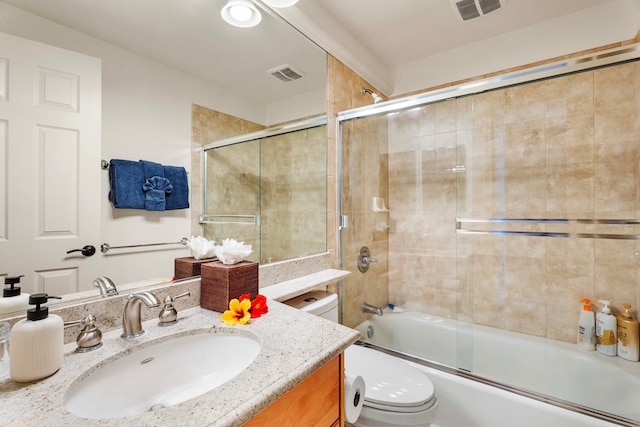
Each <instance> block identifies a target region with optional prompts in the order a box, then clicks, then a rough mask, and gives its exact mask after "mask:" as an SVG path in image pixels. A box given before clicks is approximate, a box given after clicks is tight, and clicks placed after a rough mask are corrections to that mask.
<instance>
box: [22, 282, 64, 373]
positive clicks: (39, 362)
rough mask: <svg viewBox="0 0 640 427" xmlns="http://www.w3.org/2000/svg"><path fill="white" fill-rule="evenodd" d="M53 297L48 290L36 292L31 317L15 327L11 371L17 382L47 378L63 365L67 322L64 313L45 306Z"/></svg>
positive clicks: (30, 312)
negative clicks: (63, 317) (54, 312)
mask: <svg viewBox="0 0 640 427" xmlns="http://www.w3.org/2000/svg"><path fill="white" fill-rule="evenodd" d="M50 298H57V299H60V297H55V296H50V295H47V294H32V295H31V296H30V297H29V304H30V305H35V308H31V309H29V310H27V318H26V319H22V320H20V321H19V322H17V323H16V324H15V325H13V328H11V345H10V346H9V359H10V360H11V364H10V366H9V372H10V376H11V379H12V380H14V381H16V382H29V381H36V380H39V379H42V378H46V377H48V376H49V375H52V374H54V373H55V372H56V371H57V370H58V369H60V366H62V356H63V353H64V350H63V347H64V322H63V321H62V318H61V317H60V316H57V315H55V314H51V315H50V314H49V307H44V306H42V304H44V303H46V302H47V301H48V300H49V299H50Z"/></svg>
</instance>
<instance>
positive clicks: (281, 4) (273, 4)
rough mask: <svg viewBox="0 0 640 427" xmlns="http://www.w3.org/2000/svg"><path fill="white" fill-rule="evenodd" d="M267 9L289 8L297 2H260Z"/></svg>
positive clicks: (284, 0)
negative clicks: (267, 7)
mask: <svg viewBox="0 0 640 427" xmlns="http://www.w3.org/2000/svg"><path fill="white" fill-rule="evenodd" d="M262 2H263V3H264V4H266V5H267V6H269V7H289V6H293V5H294V4H296V3H298V0H262Z"/></svg>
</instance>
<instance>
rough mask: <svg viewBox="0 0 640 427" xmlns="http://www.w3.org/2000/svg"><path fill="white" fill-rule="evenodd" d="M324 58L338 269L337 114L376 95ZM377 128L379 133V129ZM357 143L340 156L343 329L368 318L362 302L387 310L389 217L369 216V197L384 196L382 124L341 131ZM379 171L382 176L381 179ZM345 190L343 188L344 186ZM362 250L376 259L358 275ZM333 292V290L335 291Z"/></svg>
mask: <svg viewBox="0 0 640 427" xmlns="http://www.w3.org/2000/svg"><path fill="white" fill-rule="evenodd" d="M327 56H328V90H327V98H328V103H327V116H328V123H327V128H328V135H329V136H328V141H329V144H328V163H327V164H328V169H327V189H328V192H329V193H328V206H327V212H328V221H327V241H328V245H327V247H328V250H329V251H330V253H331V256H332V265H333V266H334V268H338V267H339V266H340V260H339V250H338V246H339V234H338V216H339V211H338V200H337V197H338V192H337V188H338V177H339V176H340V172H339V171H338V164H337V157H338V145H337V139H336V114H337V112H339V111H345V110H349V109H352V108H357V107H362V106H365V105H371V104H372V103H373V100H372V98H371V97H370V96H369V95H363V94H362V93H361V90H362V88H363V87H364V88H368V89H371V90H373V91H374V92H377V93H380V92H379V91H378V90H376V88H374V87H372V86H371V85H369V84H368V83H367V82H366V81H365V80H363V79H362V78H361V77H359V76H358V75H357V74H355V73H354V72H353V71H351V70H350V69H349V68H348V67H346V66H345V65H344V64H342V63H341V62H340V61H338V60H336V59H335V58H333V57H332V56H331V55H327ZM378 126H381V128H378ZM343 131H344V132H345V133H347V134H350V135H352V136H353V137H354V138H356V139H358V141H359V143H360V144H361V145H359V146H358V149H351V148H349V147H347V146H345V147H344V150H343V152H342V156H343V159H342V162H343V168H342V173H343V181H344V182H345V183H347V184H348V187H347V189H346V190H345V191H346V192H345V195H344V201H343V202H344V214H345V215H346V216H347V217H348V218H349V225H348V228H347V229H345V230H344V233H343V245H342V247H343V249H342V250H343V265H342V268H343V269H345V270H349V271H351V275H350V276H348V277H346V278H345V279H344V286H343V293H342V302H343V311H342V313H343V319H342V322H343V323H344V324H345V325H347V326H355V325H357V324H359V323H361V322H362V321H364V320H365V319H366V318H367V317H368V315H366V314H363V313H362V312H361V311H360V305H361V304H362V303H363V302H367V303H369V304H374V305H377V306H386V304H387V301H388V298H387V274H386V271H387V253H388V247H387V245H388V231H387V229H386V223H387V214H386V213H373V208H372V201H371V197H374V196H375V197H383V198H384V197H387V194H386V192H387V186H386V183H385V181H386V177H385V176H384V171H386V170H387V167H386V164H382V165H381V164H380V162H381V161H382V160H381V159H382V158H381V157H380V150H382V149H384V145H382V142H384V141H385V139H383V138H380V137H378V135H386V123H385V122H384V121H379V122H377V123H376V124H373V125H369V124H355V123H354V125H353V126H348V127H346V128H345V129H344V130H343ZM381 171H382V175H381ZM343 188H345V185H343ZM362 246H367V247H368V248H369V249H370V251H371V256H372V257H374V258H376V259H378V263H377V264H373V265H372V266H371V268H370V269H369V271H368V272H366V273H361V272H360V271H358V268H357V257H358V253H359V252H360V248H361V247H362ZM331 290H333V291H337V287H336V286H334V287H333V289H331Z"/></svg>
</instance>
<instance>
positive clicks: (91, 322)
mask: <svg viewBox="0 0 640 427" xmlns="http://www.w3.org/2000/svg"><path fill="white" fill-rule="evenodd" d="M95 322H96V317H95V316H94V315H93V314H87V315H86V316H84V317H83V318H82V319H80V320H72V321H69V322H64V327H65V328H69V327H71V326H78V325H82V329H81V330H80V333H79V334H78V337H77V338H76V343H77V344H78V347H77V348H76V353H86V352H87V351H91V350H95V349H98V348H100V347H102V332H101V331H100V329H98V327H97V326H96V325H95Z"/></svg>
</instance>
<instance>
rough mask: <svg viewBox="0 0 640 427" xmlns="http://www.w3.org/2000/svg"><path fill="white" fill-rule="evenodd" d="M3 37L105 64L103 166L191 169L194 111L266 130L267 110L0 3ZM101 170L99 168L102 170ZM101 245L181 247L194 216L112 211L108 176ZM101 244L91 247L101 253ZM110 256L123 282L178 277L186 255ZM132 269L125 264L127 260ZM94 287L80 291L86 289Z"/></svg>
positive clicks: (114, 274) (108, 270) (99, 221)
mask: <svg viewBox="0 0 640 427" xmlns="http://www.w3.org/2000/svg"><path fill="white" fill-rule="evenodd" d="M0 31H2V32H5V33H9V34H13V35H16V36H18V37H23V38H27V39H31V40H34V41H38V42H42V43H46V44H50V45H55V46H58V47H61V48H65V49H69V50H72V51H76V52H80V53H83V54H86V55H90V56H94V57H97V58H100V59H101V60H102V67H103V70H102V78H103V82H102V88H103V94H102V99H103V104H102V129H103V130H102V158H103V159H106V160H109V159H111V158H122V159H129V160H139V159H146V160H152V161H157V162H160V163H163V164H167V165H177V166H184V167H185V168H187V170H189V169H190V166H191V104H192V103H196V104H200V105H203V106H206V107H208V108H212V109H215V110H219V111H223V112H225V113H228V114H232V115H235V116H238V117H242V118H244V119H247V120H251V121H254V122H258V123H262V122H263V121H264V118H265V115H266V113H265V108H264V107H259V106H256V105H254V103H253V102H249V101H248V100H245V99H243V97H242V96H240V95H238V94H235V93H232V92H230V91H228V90H225V89H222V88H219V87H215V86H213V85H212V84H210V83H207V82H205V81H202V80H200V79H198V78H195V77H193V76H191V75H188V74H186V73H183V72H181V71H178V70H176V69H173V68H170V67H167V66H164V65H161V64H159V63H156V62H153V61H151V60H148V59H146V58H144V57H141V56H140V55H136V54H133V53H131V52H129V51H126V50H123V49H121V48H118V47H116V46H113V45H109V44H107V43H104V42H102V41H99V40H97V39H94V38H92V37H89V36H86V35H84V34H82V33H79V32H76V31H74V30H70V29H69V28H67V27H63V26H61V25H58V24H56V23H54V22H52V21H48V20H44V19H42V18H39V17H37V16H35V15H32V14H29V13H26V12H23V11H21V10H20V9H16V8H14V7H12V6H9V5H7V4H5V3H0ZM98 167H100V166H99V165H96V168H98ZM102 178H103V179H102V188H101V189H100V192H101V200H102V209H101V215H102V217H101V218H96V227H98V226H99V227H101V229H102V238H103V242H107V243H109V244H110V245H112V246H119V245H128V244H142V243H157V242H165V241H166V242H170V241H179V240H180V239H181V238H182V237H191V235H190V233H191V226H190V220H191V215H190V212H189V210H178V211H166V212H163V213H158V212H146V211H139V210H128V209H127V210H125V209H113V208H112V207H111V205H110V203H109V202H108V200H107V193H108V174H107V172H106V171H104V173H103V176H102ZM103 242H86V244H94V245H95V246H96V247H98V246H99V245H100V243H103ZM118 253H120V254H121V253H122V251H115V250H114V251H111V252H110V254H111V255H110V256H105V255H102V254H98V255H96V256H101V257H103V258H104V261H105V262H106V264H107V266H106V267H105V273H104V274H105V275H107V276H109V277H111V278H112V279H113V280H114V281H115V282H116V284H118V283H122V281H129V280H139V279H144V278H148V277H152V276H153V277H158V276H160V277H166V278H171V277H172V275H173V258H175V257H176V256H187V255H188V252H187V251H186V250H185V249H181V250H163V251H153V252H147V253H146V254H137V255H135V256H134V255H130V256H127V257H124V256H122V255H117V254H118ZM125 259H126V260H127V262H126V263H122V261H123V260H125ZM87 285H90V284H81V286H85V287H86V286H87Z"/></svg>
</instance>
